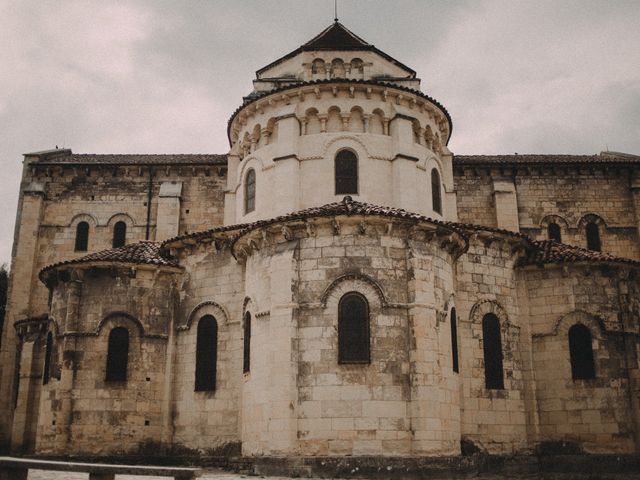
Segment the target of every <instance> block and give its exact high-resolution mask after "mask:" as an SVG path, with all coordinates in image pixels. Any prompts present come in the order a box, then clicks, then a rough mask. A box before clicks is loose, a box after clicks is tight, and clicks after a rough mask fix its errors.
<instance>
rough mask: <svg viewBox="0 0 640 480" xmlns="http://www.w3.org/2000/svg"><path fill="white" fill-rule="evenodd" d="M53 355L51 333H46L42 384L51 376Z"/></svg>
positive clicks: (47, 381)
mask: <svg viewBox="0 0 640 480" xmlns="http://www.w3.org/2000/svg"><path fill="white" fill-rule="evenodd" d="M52 355H53V335H52V334H51V332H49V333H47V342H46V344H45V348H44V371H43V372H42V384H43V385H46V384H47V383H49V379H50V378H51V356H52Z"/></svg>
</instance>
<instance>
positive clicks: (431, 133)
mask: <svg viewBox="0 0 640 480" xmlns="http://www.w3.org/2000/svg"><path fill="white" fill-rule="evenodd" d="M253 85H254V90H253V91H252V92H251V93H250V94H249V95H247V96H246V97H245V98H244V99H243V103H242V105H241V106H240V107H239V108H238V109H237V110H236V111H235V112H234V113H233V114H232V116H231V118H230V120H229V123H228V136H229V142H230V149H229V152H228V153H227V154H225V155H210V154H190V155H170V154H167V155H101V154H76V153H73V152H72V151H71V150H68V149H63V150H58V149H56V150H51V151H44V152H35V153H31V154H27V155H25V159H24V169H23V177H22V181H21V190H20V199H19V208H18V212H17V222H16V233H15V237H14V249H13V256H12V266H11V278H10V288H9V295H8V299H9V300H8V311H7V319H6V322H5V327H4V331H3V332H2V337H1V338H2V344H1V345H0V450H5V451H12V452H15V453H30V454H40V455H51V456H64V455H85V456H94V455H97V456H110V455H119V454H127V455H149V454H154V455H160V454H161V455H165V456H175V457H180V456H185V457H189V458H193V457H194V456H195V457H203V456H207V457H218V456H221V455H222V456H225V455H226V456H234V455H243V456H245V457H248V458H254V459H255V458H261V459H266V460H265V462H266V463H264V465H267V466H268V465H269V460H268V459H269V458H272V457H277V458H283V457H305V458H307V459H308V461H309V462H311V463H313V462H316V460H317V462H324V460H322V459H326V458H330V459H331V460H328V461H329V462H330V463H331V462H334V463H332V464H335V462H336V461H337V460H336V458H338V459H340V458H343V457H349V458H361V457H370V456H375V457H385V458H389V459H391V457H393V458H395V459H396V460H394V461H393V462H397V458H404V459H408V458H410V457H411V458H412V460H411V461H412V462H414V463H412V465H422V463H421V462H422V461H423V460H425V459H427V458H432V457H446V458H450V457H451V456H458V455H460V454H461V453H464V454H469V453H470V452H478V451H480V452H485V453H488V454H502V455H528V454H532V453H533V452H536V451H538V452H540V451H545V450H552V451H556V450H557V449H558V448H560V447H561V448H563V449H565V451H572V452H583V453H592V454H616V455H624V454H634V453H637V452H638V451H640V404H639V402H640V363H639V361H638V359H639V358H640V356H639V355H638V348H639V347H640V242H639V232H640V193H639V192H640V187H639V185H640V157H638V156H636V155H630V154H622V153H615V152H602V153H601V154H598V155H591V156H587V155H506V156H503V155H493V156H474V155H469V156H456V155H454V154H453V153H452V152H451V151H450V150H449V149H448V147H447V144H448V142H449V139H450V137H451V134H452V132H453V127H452V120H451V118H450V116H449V114H448V112H447V111H446V109H445V108H444V106H442V105H441V104H440V103H438V102H437V101H436V100H435V99H433V98H431V97H429V96H428V95H427V94H425V93H423V92H422V91H421V90H420V79H418V78H417V76H416V72H414V71H413V70H412V69H411V68H409V67H408V66H406V65H404V64H402V63H400V62H399V61H398V60H396V59H394V58H392V57H390V56H389V55H387V54H385V53H384V52H382V51H380V50H378V49H377V48H376V47H374V46H373V45H371V44H369V43H368V42H366V41H365V40H363V39H361V38H360V37H358V36H357V35H355V34H354V33H352V32H350V31H349V30H348V29H346V27H344V26H343V25H342V24H340V23H338V22H336V23H334V24H332V25H331V26H329V27H328V28H327V29H326V30H324V31H323V32H321V33H320V34H319V35H318V36H316V37H314V38H313V39H311V40H310V41H309V42H307V43H306V44H304V45H302V46H301V47H299V48H298V49H296V50H294V51H293V52H291V53H290V54H288V55H285V56H284V57H282V58H280V59H277V60H276V61H274V62H272V63H270V64H269V65H267V66H265V67H263V68H262V69H260V70H258V72H257V73H256V79H255V80H254V83H253ZM309 459H311V460H309ZM410 463H411V462H410ZM314 465H315V464H314ZM393 465H398V463H393ZM407 465H409V464H407ZM265 468H267V467H265ZM314 468H315V467H314ZM416 468H417V467H416Z"/></svg>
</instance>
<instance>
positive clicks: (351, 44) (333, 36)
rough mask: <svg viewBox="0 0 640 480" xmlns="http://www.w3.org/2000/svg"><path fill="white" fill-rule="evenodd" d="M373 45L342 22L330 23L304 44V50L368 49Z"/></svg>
mask: <svg viewBox="0 0 640 480" xmlns="http://www.w3.org/2000/svg"><path fill="white" fill-rule="evenodd" d="M371 47H373V45H371V44H370V43H367V42H366V41H364V40H363V39H362V38H360V37H359V36H357V35H356V34H355V33H353V32H352V31H350V30H349V29H347V28H346V27H345V26H344V25H342V24H341V23H340V22H335V23H333V24H332V25H329V26H328V27H327V28H325V29H324V30H323V31H322V32H320V33H319V34H318V35H316V36H315V37H313V38H312V39H311V40H309V41H308V42H307V43H305V44H304V45H302V47H300V48H302V50H303V51H309V50H366V49H370V48H371Z"/></svg>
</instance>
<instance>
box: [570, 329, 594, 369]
mask: <svg viewBox="0 0 640 480" xmlns="http://www.w3.org/2000/svg"><path fill="white" fill-rule="evenodd" d="M569 355H570V358H571V377H572V378H573V379H574V380H590V379H593V378H596V369H595V364H594V361H593V347H592V344H591V331H590V330H589V329H588V328H587V327H585V326H584V325H582V324H580V323H577V324H575V325H574V326H572V327H571V328H570V329H569Z"/></svg>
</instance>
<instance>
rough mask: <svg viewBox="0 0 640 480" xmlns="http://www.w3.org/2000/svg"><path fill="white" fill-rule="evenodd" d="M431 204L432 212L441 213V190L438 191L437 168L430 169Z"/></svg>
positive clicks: (438, 177) (438, 176)
mask: <svg viewBox="0 0 640 480" xmlns="http://www.w3.org/2000/svg"><path fill="white" fill-rule="evenodd" d="M431 206H432V207H433V211H434V212H437V213H439V214H440V215H442V192H441V191H440V174H439V173H438V169H437V168H434V169H433V170H431Z"/></svg>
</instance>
